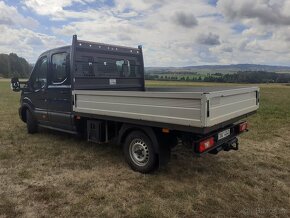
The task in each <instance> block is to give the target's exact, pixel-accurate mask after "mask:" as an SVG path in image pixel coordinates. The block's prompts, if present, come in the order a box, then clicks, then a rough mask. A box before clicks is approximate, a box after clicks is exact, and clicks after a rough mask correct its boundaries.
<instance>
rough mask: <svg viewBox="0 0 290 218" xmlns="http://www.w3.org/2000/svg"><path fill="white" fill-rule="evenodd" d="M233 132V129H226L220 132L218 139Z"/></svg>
mask: <svg viewBox="0 0 290 218" xmlns="http://www.w3.org/2000/svg"><path fill="white" fill-rule="evenodd" d="M230 134H231V129H227V130H224V131H222V132H220V133H219V134H218V140H221V139H224V138H226V137H228V136H229V135H230Z"/></svg>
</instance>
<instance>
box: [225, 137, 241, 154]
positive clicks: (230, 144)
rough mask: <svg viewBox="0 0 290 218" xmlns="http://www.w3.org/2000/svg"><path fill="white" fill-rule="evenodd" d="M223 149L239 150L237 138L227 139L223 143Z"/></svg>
mask: <svg viewBox="0 0 290 218" xmlns="http://www.w3.org/2000/svg"><path fill="white" fill-rule="evenodd" d="M224 150H225V151H230V150H235V151H237V150H239V140H238V139H237V138H234V139H232V140H231V141H229V142H228V143H226V144H225V145H224Z"/></svg>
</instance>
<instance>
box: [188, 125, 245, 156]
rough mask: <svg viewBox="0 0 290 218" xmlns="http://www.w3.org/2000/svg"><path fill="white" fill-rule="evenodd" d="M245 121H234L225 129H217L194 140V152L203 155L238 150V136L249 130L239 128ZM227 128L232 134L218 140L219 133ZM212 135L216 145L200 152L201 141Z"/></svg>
mask: <svg viewBox="0 0 290 218" xmlns="http://www.w3.org/2000/svg"><path fill="white" fill-rule="evenodd" d="M244 122H245V121H240V122H237V123H234V124H233V125H231V126H228V127H225V128H223V129H219V130H218V131H216V132H214V133H212V134H209V135H207V136H206V137H204V138H202V139H199V140H198V141H194V142H193V149H194V153H196V154H197V155H202V154H206V153H211V154H217V153H219V152H220V151H230V150H238V149H239V141H238V138H237V136H239V135H240V134H242V133H244V132H247V131H248V129H246V130H244V131H243V132H240V130H239V127H240V124H242V123H244ZM227 129H230V132H231V134H230V135H229V136H227V137H226V138H224V139H221V140H218V135H219V133H221V132H223V131H224V130H227ZM211 137H213V138H214V142H215V144H214V146H213V147H211V148H209V149H208V150H206V151H204V152H200V151H199V143H200V142H201V141H204V140H206V139H208V138H211Z"/></svg>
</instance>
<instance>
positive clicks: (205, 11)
mask: <svg viewBox="0 0 290 218" xmlns="http://www.w3.org/2000/svg"><path fill="white" fill-rule="evenodd" d="M87 3H90V7H87V6H86V4H87ZM76 5H78V6H79V5H81V6H83V7H81V8H82V10H80V9H79V8H76ZM21 6H22V7H23V8H24V9H25V10H26V11H29V10H30V11H33V12H34V13H36V14H37V15H38V16H43V17H45V18H46V19H50V21H51V22H50V23H52V24H53V25H52V26H51V27H49V30H52V34H53V35H54V36H48V35H45V34H40V33H37V32H36V31H33V30H31V27H32V26H33V25H32V23H33V22H35V23H37V22H36V21H35V20H34V19H32V18H27V17H24V16H23V15H21V14H20V13H19V12H18V11H17V8H16V7H11V6H7V5H5V3H3V2H1V1H0V9H1V12H2V11H3V13H1V14H0V27H1V28H2V31H3V36H2V37H7V36H8V35H9V34H12V35H13V37H10V39H11V40H12V39H13V40H12V41H13V42H17V40H20V41H21V43H19V45H20V47H19V52H20V53H23V54H24V56H25V52H27V56H29V58H30V59H31V60H32V59H33V57H34V58H35V57H36V56H37V55H38V54H36V51H38V50H39V51H40V50H41V49H43V50H45V49H47V48H51V47H52V46H57V45H60V44H61V43H64V44H69V43H70V41H68V42H62V41H61V40H57V39H58V38H64V37H69V36H72V35H73V34H78V36H79V38H81V39H85V40H92V41H99V42H104V43H112V44H121V45H127V46H137V45H139V44H142V45H143V46H144V58H145V64H146V65H147V66H184V65H198V64H219V63H222V64H231V63H261V64H262V63H263V64H264V63H267V64H287V65H290V64H289V63H288V61H289V59H290V53H289V52H288V51H289V49H290V43H289V41H290V37H289V35H290V1H288V0H219V1H218V3H217V6H214V5H210V4H208V1H204V0H177V1H170V0H138V1H136V0H114V6H108V5H106V4H105V1H94V0H51V1H46V0H22V5H21ZM2 8H4V9H3V10H2ZM7 11H8V12H7ZM11 17H13V18H15V19H11ZM9 18H10V19H9ZM59 20H61V21H62V23H63V25H62V26H59V25H54V24H57V23H59V22H57V21H59ZM1 22H2V24H1ZM34 25H35V24H34ZM20 27H21V29H20ZM39 32H41V31H39ZM21 34H26V35H25V39H24V40H21V38H20V36H21ZM22 36H23V35H22ZM10 39H9V40H10ZM3 40H4V39H3ZM46 40H48V41H46ZM4 41H5V40H4ZM3 44H5V43H3V42H2V45H1V43H0V48H1V51H2V50H3V49H4V48H5V51H6V50H7V51H8V50H9V49H10V50H11V49H14V50H15V52H17V51H16V50H17V46H16V47H13V48H12V46H10V47H9V45H3ZM35 49H38V50H35ZM24 51H25V52H24ZM32 51H34V52H32ZM19 52H17V53H19ZM25 57H26V56H25Z"/></svg>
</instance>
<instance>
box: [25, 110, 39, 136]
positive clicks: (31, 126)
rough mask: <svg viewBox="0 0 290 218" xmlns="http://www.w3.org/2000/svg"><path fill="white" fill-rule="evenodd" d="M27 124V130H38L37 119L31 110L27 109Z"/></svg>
mask: <svg viewBox="0 0 290 218" xmlns="http://www.w3.org/2000/svg"><path fill="white" fill-rule="evenodd" d="M26 126H27V132H28V133H29V134H34V133H37V131H38V126H37V121H36V120H35V118H34V117H33V116H32V113H31V112H30V110H26Z"/></svg>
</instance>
